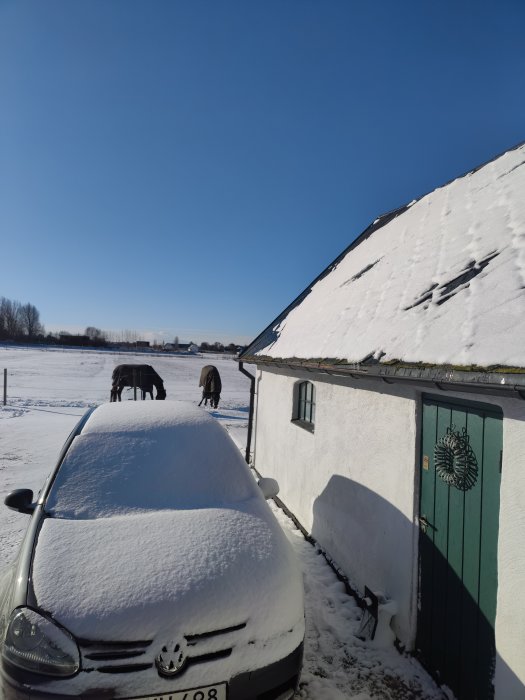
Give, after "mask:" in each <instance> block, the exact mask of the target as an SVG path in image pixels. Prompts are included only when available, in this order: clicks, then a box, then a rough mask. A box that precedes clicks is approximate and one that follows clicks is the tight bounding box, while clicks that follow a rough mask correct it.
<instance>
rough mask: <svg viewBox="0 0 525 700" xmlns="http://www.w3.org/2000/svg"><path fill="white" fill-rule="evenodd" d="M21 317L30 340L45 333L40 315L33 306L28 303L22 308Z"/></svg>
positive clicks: (24, 330)
mask: <svg viewBox="0 0 525 700" xmlns="http://www.w3.org/2000/svg"><path fill="white" fill-rule="evenodd" d="M19 316H20V323H21V326H22V330H23V332H24V333H25V334H26V335H27V336H28V337H29V338H34V337H35V336H37V335H39V334H41V333H43V332H44V327H43V326H42V324H41V323H40V313H39V311H38V309H37V308H36V306H33V304H29V303H28V304H24V305H23V306H20V309H19Z"/></svg>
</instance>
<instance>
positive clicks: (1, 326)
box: [0, 297, 45, 340]
mask: <svg viewBox="0 0 525 700" xmlns="http://www.w3.org/2000/svg"><path fill="white" fill-rule="evenodd" d="M44 333H45V331H44V326H43V325H42V324H41V323H40V312H39V311H38V309H37V308H36V306H34V305H33V304H29V303H27V304H21V303H20V302H19V301H13V300H12V299H6V297H0V339H2V340H22V339H27V340H35V339H36V338H38V337H43V336H44Z"/></svg>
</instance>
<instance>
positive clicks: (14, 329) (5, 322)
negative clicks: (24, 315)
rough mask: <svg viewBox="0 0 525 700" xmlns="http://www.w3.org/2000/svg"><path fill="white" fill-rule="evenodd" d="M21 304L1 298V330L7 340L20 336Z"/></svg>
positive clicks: (21, 330)
mask: <svg viewBox="0 0 525 700" xmlns="http://www.w3.org/2000/svg"><path fill="white" fill-rule="evenodd" d="M20 309H21V304H20V302H19V301H11V299H6V298H5V297H2V301H1V302H0V316H1V317H2V330H3V332H4V334H5V335H6V337H7V338H16V337H17V336H20V335H22V332H23V329H22V320H21V313H20Z"/></svg>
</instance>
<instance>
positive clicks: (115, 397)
mask: <svg viewBox="0 0 525 700" xmlns="http://www.w3.org/2000/svg"><path fill="white" fill-rule="evenodd" d="M125 386H130V387H131V386H132V387H136V388H137V389H140V391H141V396H142V399H145V398H146V394H149V395H150V396H151V398H152V399H153V387H155V388H156V390H157V396H156V397H155V398H156V399H157V400H159V401H162V400H163V399H165V398H166V390H165V389H164V382H163V381H162V379H161V378H160V377H159V375H158V374H157V373H156V372H155V370H154V369H153V367H152V366H151V365H117V366H116V367H115V369H114V370H113V374H112V375H111V396H110V401H121V396H122V390H123V389H124V387H125Z"/></svg>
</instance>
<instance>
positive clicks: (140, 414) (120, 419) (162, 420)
mask: <svg viewBox="0 0 525 700" xmlns="http://www.w3.org/2000/svg"><path fill="white" fill-rule="evenodd" d="M216 423H217V421H215V420H214V419H213V418H211V416H209V415H208V413H207V411H206V410H203V409H201V408H199V407H198V406H196V405H195V404H193V403H190V402H188V401H122V402H121V401H118V402H114V403H105V404H102V405H101V406H98V407H97V408H96V409H95V410H94V411H93V412H92V413H91V415H90V416H89V418H88V420H87V422H86V423H85V425H84V426H83V428H82V431H81V434H82V435H88V434H93V433H119V434H130V435H132V434H136V433H142V432H148V431H151V430H173V431H174V432H176V431H177V429H181V428H183V427H184V426H189V425H193V426H195V427H199V428H200V429H201V430H203V431H206V430H210V429H213V428H212V427H211V426H214V425H216ZM225 437H227V436H226V435H225Z"/></svg>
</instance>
